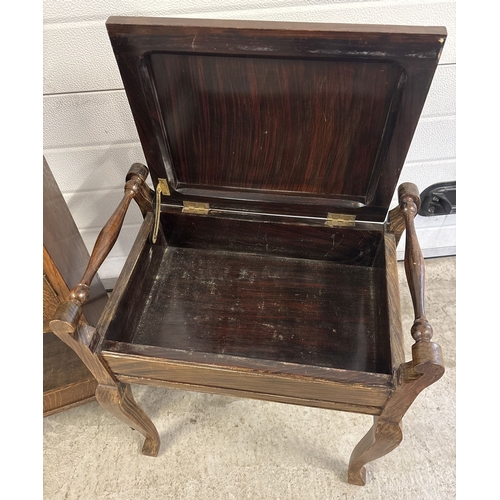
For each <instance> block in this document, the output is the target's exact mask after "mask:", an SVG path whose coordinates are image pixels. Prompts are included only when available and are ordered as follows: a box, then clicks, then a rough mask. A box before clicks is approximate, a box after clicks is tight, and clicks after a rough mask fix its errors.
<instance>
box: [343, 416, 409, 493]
mask: <svg viewBox="0 0 500 500" xmlns="http://www.w3.org/2000/svg"><path fill="white" fill-rule="evenodd" d="M402 439H403V432H402V430H401V422H398V423H392V422H387V421H384V420H383V419H381V418H380V417H374V422H373V426H372V428H371V429H370V430H369V431H368V433H367V434H366V436H365V437H364V438H363V439H362V440H361V441H360V442H359V443H358V444H357V446H356V448H354V451H353V452H352V455H351V460H350V461H349V473H348V481H349V483H351V484H356V485H358V486H364V485H365V483H366V469H365V468H364V465H365V464H367V463H368V462H371V461H372V460H375V459H377V458H380V457H383V456H384V455H387V453H389V452H391V451H392V450H394V448H396V447H397V446H398V445H399V443H401V441H402Z"/></svg>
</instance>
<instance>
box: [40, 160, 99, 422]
mask: <svg viewBox="0 0 500 500" xmlns="http://www.w3.org/2000/svg"><path fill="white" fill-rule="evenodd" d="M89 257H90V256H89V253H88V251H87V248H86V247H85V244H84V242H83V240H82V237H81V236H80V233H79V231H78V228H77V226H76V224H75V221H74V220H73V217H72V216H71V213H70V211H69V208H68V206H67V205H66V201H65V200H64V197H63V195H62V193H61V191H60V190H59V186H58V185H57V183H56V181H55V179H54V176H53V175H52V172H51V171H50V168H49V165H48V164H47V161H46V160H45V158H44V159H43V416H44V417H46V416H48V415H52V414H54V413H58V412H60V411H63V410H66V409H68V408H72V407H74V406H77V405H80V404H84V403H88V402H90V401H95V390H96V387H97V380H96V379H95V378H94V376H93V375H92V373H91V372H90V371H89V369H88V368H87V367H86V366H85V364H84V363H83V362H82V360H81V359H80V358H79V357H78V355H77V353H75V352H74V351H73V350H72V349H71V348H70V347H68V346H67V345H66V344H65V343H64V342H61V340H60V339H58V338H57V337H56V336H55V335H54V333H52V332H51V330H50V326H49V321H50V320H51V319H52V316H53V315H54V313H55V311H56V309H57V306H58V305H59V304H60V303H61V302H63V301H65V300H66V298H67V295H68V293H69V290H70V289H71V288H72V287H73V286H75V285H76V284H78V282H79V280H80V278H81V275H82V273H83V271H84V270H85V267H86V266H87V263H88V260H89ZM107 300H108V296H107V293H106V290H105V288H104V286H103V285H102V283H101V281H100V279H99V276H97V275H96V276H95V277H94V280H93V282H92V288H91V290H90V297H89V300H88V301H87V303H86V304H85V305H84V307H83V309H84V314H83V316H82V321H88V322H90V323H91V324H95V323H96V322H97V320H98V319H99V317H100V315H101V314H102V312H103V310H104V306H105V305H106V302H107Z"/></svg>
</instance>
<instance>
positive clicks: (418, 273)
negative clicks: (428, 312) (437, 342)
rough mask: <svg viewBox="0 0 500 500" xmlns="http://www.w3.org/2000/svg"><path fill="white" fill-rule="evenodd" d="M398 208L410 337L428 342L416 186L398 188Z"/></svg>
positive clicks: (408, 183) (429, 328)
mask: <svg viewBox="0 0 500 500" xmlns="http://www.w3.org/2000/svg"><path fill="white" fill-rule="evenodd" d="M398 195H399V207H400V210H401V212H402V214H403V217H404V221H405V226H406V247H405V259H404V262H405V271H406V278H407V280H408V286H409V288H410V294H411V298H412V302H413V309H414V312H415V321H414V323H413V326H412V328H411V335H412V337H413V338H414V339H415V341H416V342H420V341H425V342H430V340H431V338H432V327H431V325H430V324H429V322H428V321H427V318H426V317H425V304H424V301H425V264H424V256H423V255H422V250H421V249H420V245H419V243H418V238H417V233H416V231H415V224H414V219H415V216H416V215H417V213H418V210H419V208H420V195H419V192H418V188H417V186H415V184H412V183H410V182H406V183H404V184H401V186H399V190H398Z"/></svg>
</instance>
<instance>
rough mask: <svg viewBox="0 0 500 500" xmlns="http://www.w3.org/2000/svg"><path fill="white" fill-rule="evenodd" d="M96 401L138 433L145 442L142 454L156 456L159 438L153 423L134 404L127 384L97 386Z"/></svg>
mask: <svg viewBox="0 0 500 500" xmlns="http://www.w3.org/2000/svg"><path fill="white" fill-rule="evenodd" d="M95 395H96V399H97V401H99V403H100V404H101V405H102V406H103V407H104V408H105V409H106V410H108V411H109V412H110V413H112V414H113V415H114V416H115V417H117V418H119V419H120V420H121V421H122V422H125V423H126V424H127V425H129V426H130V427H132V428H133V429H135V430H137V431H139V432H140V433H141V434H142V435H143V436H144V437H145V438H146V440H145V441H144V446H143V447H142V453H143V454H144V455H149V456H151V457H156V456H157V455H158V450H159V448H160V436H159V435H158V431H157V430H156V427H155V426H154V424H153V422H151V420H150V419H149V417H148V416H147V415H146V413H144V411H143V410H142V409H141V407H140V406H139V405H138V404H137V403H136V402H135V400H134V397H133V396H132V391H131V389H130V385H129V384H123V383H121V382H118V383H117V385H104V384H99V385H98V386H97V389H96V393H95Z"/></svg>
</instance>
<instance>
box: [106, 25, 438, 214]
mask: <svg viewBox="0 0 500 500" xmlns="http://www.w3.org/2000/svg"><path fill="white" fill-rule="evenodd" d="M107 29H108V32H109V36H110V39H111V43H112V46H113V50H114V52H115V56H116V59H117V62H118V66H119V69H120V73H121V76H122V79H123V83H124V86H125V91H126V93H127V96H128V100H129V103H130V107H131V109H132V113H133V116H134V120H135V123H136V126H137V130H138V133H139V137H140V140H141V143H142V147H143V150H144V154H145V157H146V161H147V164H148V167H149V169H150V172H151V175H152V178H153V183H154V185H155V186H156V185H157V183H158V179H166V181H167V183H168V186H169V191H170V198H168V203H169V204H178V205H182V204H183V202H185V201H197V202H204V203H209V204H210V207H212V208H218V209H227V210H243V211H248V212H259V213H270V214H282V215H299V216H301V215H302V216H309V217H325V216H326V214H327V213H329V212H330V213H337V214H347V215H351V216H352V215H354V216H356V219H358V220H364V221H378V222H381V221H384V219H385V217H386V214H387V211H388V208H389V204H390V202H391V200H392V196H393V193H394V190H395V189H396V185H397V182H398V178H399V174H400V172H401V168H402V167H403V163H404V160H405V157H406V154H407V152H408V149H409V147H410V143H411V139H412V137H413V134H414V131H415V128H416V126H417V122H418V119H419V116H420V113H421V111H422V107H423V105H424V101H425V98H426V96H427V93H428V90H429V87H430V85H431V81H432V78H433V75H434V72H435V69H436V66H437V63H438V60H439V57H440V55H441V51H442V48H443V44H444V41H445V38H446V29H445V28H442V27H412V26H377V25H347V24H343V25H340V24H319V23H307V24H306V23H278V22H254V21H224V20H217V21H216V20H198V19H196V20H195V19H174V18H172V19H161V18H127V17H112V18H110V19H108V21H107ZM164 202H167V200H166V199H164Z"/></svg>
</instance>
